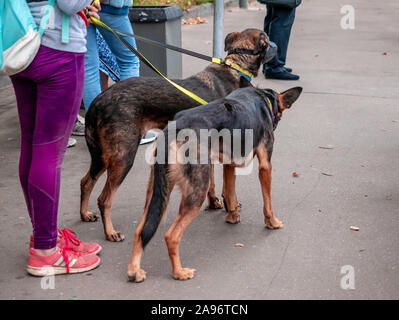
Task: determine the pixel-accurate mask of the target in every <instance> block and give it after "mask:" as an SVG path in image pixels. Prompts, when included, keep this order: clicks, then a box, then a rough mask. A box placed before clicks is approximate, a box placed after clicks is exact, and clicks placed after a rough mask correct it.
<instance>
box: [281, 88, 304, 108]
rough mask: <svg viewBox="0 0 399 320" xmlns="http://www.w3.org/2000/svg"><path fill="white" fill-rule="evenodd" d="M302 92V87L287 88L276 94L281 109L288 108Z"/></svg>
mask: <svg viewBox="0 0 399 320" xmlns="http://www.w3.org/2000/svg"><path fill="white" fill-rule="evenodd" d="M301 92H302V87H294V88H291V89H288V90H286V91H284V92H282V93H280V94H279V95H278V98H279V104H280V109H281V111H284V110H285V109H288V108H290V107H291V106H292V104H293V103H294V102H295V101H296V100H297V99H298V97H299V96H300V94H301Z"/></svg>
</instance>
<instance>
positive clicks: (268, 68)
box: [263, 4, 299, 80]
mask: <svg viewBox="0 0 399 320" xmlns="http://www.w3.org/2000/svg"><path fill="white" fill-rule="evenodd" d="M266 10H267V14H266V17H265V21H264V26H263V30H264V31H265V32H266V33H267V35H268V36H269V39H270V41H273V42H274V43H275V44H276V45H277V48H278V49H277V54H276V55H275V57H274V58H273V59H272V60H270V61H269V62H268V63H266V64H264V65H263V74H264V75H265V78H266V79H278V80H298V79H299V76H298V75H296V74H293V73H292V69H291V68H287V67H285V60H286V57H287V49H288V42H289V40H290V34H291V28H292V25H293V24H294V19H295V8H293V9H291V8H287V7H282V6H274V5H269V4H267V5H266Z"/></svg>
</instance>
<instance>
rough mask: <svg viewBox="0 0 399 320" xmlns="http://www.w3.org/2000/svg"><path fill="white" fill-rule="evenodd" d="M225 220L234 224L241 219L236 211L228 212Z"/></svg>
mask: <svg viewBox="0 0 399 320" xmlns="http://www.w3.org/2000/svg"><path fill="white" fill-rule="evenodd" d="M225 221H226V222H227V223H231V224H236V223H239V222H240V221H241V218H240V215H239V214H238V213H236V212H235V213H228V214H227V216H226V219H225Z"/></svg>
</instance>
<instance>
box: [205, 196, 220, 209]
mask: <svg viewBox="0 0 399 320" xmlns="http://www.w3.org/2000/svg"><path fill="white" fill-rule="evenodd" d="M223 208H224V206H223V202H222V201H220V200H219V199H218V198H216V197H215V198H210V199H209V205H208V206H207V207H206V208H205V210H218V209H223Z"/></svg>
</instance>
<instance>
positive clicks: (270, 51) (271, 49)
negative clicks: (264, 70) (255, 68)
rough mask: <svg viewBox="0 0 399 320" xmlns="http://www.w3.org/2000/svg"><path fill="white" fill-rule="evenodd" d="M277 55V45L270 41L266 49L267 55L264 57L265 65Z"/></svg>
mask: <svg viewBox="0 0 399 320" xmlns="http://www.w3.org/2000/svg"><path fill="white" fill-rule="evenodd" d="M276 54H277V45H276V44H275V43H274V42H273V41H269V45H268V47H267V49H266V54H265V56H264V57H263V63H266V62H269V61H270V60H272V59H273V58H274V57H275V55H276Z"/></svg>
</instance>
